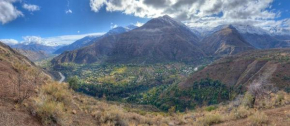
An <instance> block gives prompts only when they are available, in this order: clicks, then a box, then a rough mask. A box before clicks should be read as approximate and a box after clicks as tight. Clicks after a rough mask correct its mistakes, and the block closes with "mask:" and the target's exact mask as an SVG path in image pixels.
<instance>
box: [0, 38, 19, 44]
mask: <svg viewBox="0 0 290 126" xmlns="http://www.w3.org/2000/svg"><path fill="white" fill-rule="evenodd" d="M0 42H3V43H5V44H7V45H15V44H18V41H17V40H15V39H0Z"/></svg>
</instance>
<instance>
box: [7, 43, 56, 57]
mask: <svg viewBox="0 0 290 126" xmlns="http://www.w3.org/2000/svg"><path fill="white" fill-rule="evenodd" d="M11 47H12V48H14V49H22V50H30V51H34V52H39V51H42V52H45V53H47V54H52V53H53V52H54V51H55V50H57V49H59V48H60V47H61V46H45V45H42V44H37V43H30V44H25V43H21V44H16V45H11Z"/></svg>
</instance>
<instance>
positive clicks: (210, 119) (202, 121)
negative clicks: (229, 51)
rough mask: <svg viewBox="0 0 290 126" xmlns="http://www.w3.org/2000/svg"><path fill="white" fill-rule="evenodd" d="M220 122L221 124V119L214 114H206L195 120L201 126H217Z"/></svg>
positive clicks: (218, 115)
mask: <svg viewBox="0 0 290 126" xmlns="http://www.w3.org/2000/svg"><path fill="white" fill-rule="evenodd" d="M220 122H223V118H222V116H221V115H220V114H218V113H216V114H213V113H208V114H206V115H205V116H204V117H201V118H199V119H198V120H197V123H198V124H199V125H203V126H210V125H212V124H217V123H220Z"/></svg>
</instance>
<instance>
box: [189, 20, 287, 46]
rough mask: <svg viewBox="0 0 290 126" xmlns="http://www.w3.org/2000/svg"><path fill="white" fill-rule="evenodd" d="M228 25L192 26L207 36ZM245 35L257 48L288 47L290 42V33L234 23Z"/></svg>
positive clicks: (200, 33) (197, 31) (233, 25)
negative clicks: (279, 32) (272, 31)
mask: <svg viewBox="0 0 290 126" xmlns="http://www.w3.org/2000/svg"><path fill="white" fill-rule="evenodd" d="M227 26H228V25H220V26H217V27H214V28H198V27H196V28H194V27H193V28H191V30H192V31H193V32H194V33H196V34H199V35H200V38H206V37H208V36H210V35H212V34H213V33H215V32H217V31H220V30H222V29H223V28H225V27H227ZM231 26H232V27H234V28H235V29H236V30H237V31H238V32H239V33H240V34H241V36H242V37H243V39H244V40H245V41H247V42H248V43H250V44H251V45H252V46H254V47H255V48H257V49H270V48H288V47H290V43H289V42H287V40H290V33H289V34H288V35H287V34H283V35H280V34H278V33H271V32H269V31H267V30H264V29H262V28H259V27H255V26H251V25H243V24H232V25H231Z"/></svg>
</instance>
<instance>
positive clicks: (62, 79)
mask: <svg viewBox="0 0 290 126" xmlns="http://www.w3.org/2000/svg"><path fill="white" fill-rule="evenodd" d="M58 74H59V76H60V77H61V79H60V80H59V81H58V83H62V82H63V81H64V80H65V76H64V75H63V74H62V73H61V72H58Z"/></svg>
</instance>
